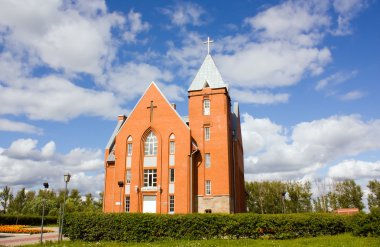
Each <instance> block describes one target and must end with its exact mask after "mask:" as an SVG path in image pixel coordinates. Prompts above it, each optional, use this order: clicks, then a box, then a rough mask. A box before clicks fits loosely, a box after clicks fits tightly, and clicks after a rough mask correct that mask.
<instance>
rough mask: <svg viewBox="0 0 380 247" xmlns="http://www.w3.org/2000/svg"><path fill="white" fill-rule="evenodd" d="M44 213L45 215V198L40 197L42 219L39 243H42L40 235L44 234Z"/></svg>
mask: <svg viewBox="0 0 380 247" xmlns="http://www.w3.org/2000/svg"><path fill="white" fill-rule="evenodd" d="M44 215H45V199H42V220H41V238H40V243H41V244H42V237H43V235H44Z"/></svg>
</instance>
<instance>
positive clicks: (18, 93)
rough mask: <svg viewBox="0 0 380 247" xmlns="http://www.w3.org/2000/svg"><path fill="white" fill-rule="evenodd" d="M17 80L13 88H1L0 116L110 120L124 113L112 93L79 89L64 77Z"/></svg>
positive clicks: (57, 119) (59, 119) (58, 119)
mask: <svg viewBox="0 0 380 247" xmlns="http://www.w3.org/2000/svg"><path fill="white" fill-rule="evenodd" d="M20 81H21V82H19V83H18V84H19V85H20V86H16V87H8V86H5V87H3V86H1V85H0V98H1V99H2V107H1V108H0V114H12V115H21V114H25V115H27V116H28V117H29V118H30V119H44V120H56V121H67V120H69V119H72V118H75V117H78V116H80V115H88V116H102V117H107V118H113V117H114V116H117V115H118V114H121V113H123V112H125V110H123V109H122V108H120V107H119V101H118V100H117V99H116V98H115V96H114V95H113V94H112V93H109V92H101V91H95V90H91V89H86V88H81V87H78V86H76V85H75V84H73V83H71V82H70V81H68V80H66V79H63V78H59V77H55V76H48V77H44V78H36V79H23V78H22V79H21V80H20Z"/></svg>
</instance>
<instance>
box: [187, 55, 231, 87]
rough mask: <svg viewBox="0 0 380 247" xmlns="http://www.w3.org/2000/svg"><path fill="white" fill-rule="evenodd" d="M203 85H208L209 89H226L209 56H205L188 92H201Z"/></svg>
mask: <svg viewBox="0 0 380 247" xmlns="http://www.w3.org/2000/svg"><path fill="white" fill-rule="evenodd" d="M205 85H208V86H209V87H210V88H223V87H225V88H227V89H228V85H227V84H226V83H224V81H223V79H222V76H221V75H220V72H219V70H218V68H217V67H216V65H215V62H214V60H213V59H212V57H211V55H210V54H207V56H206V58H205V60H204V61H203V64H202V66H201V68H200V69H199V70H198V73H197V75H196V76H195V78H194V80H193V82H192V83H191V85H190V87H189V90H188V91H194V90H202V89H203V88H204V87H205Z"/></svg>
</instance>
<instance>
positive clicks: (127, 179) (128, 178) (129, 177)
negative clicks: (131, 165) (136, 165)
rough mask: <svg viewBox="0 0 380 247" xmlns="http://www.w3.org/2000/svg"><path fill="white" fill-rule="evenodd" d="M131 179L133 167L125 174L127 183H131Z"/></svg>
mask: <svg viewBox="0 0 380 247" xmlns="http://www.w3.org/2000/svg"><path fill="white" fill-rule="evenodd" d="M131 179H132V172H131V169H128V170H127V173H126V175H125V183H127V184H130V183H131Z"/></svg>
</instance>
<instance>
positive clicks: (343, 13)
mask: <svg viewBox="0 0 380 247" xmlns="http://www.w3.org/2000/svg"><path fill="white" fill-rule="evenodd" d="M367 5H368V4H367V1H366V0H334V1H333V6H334V10H335V11H336V12H337V13H338V18H337V22H338V25H337V26H338V27H337V28H336V30H334V31H333V34H335V35H347V34H350V33H351V32H352V30H351V26H350V22H351V20H352V19H353V18H354V17H356V15H357V14H358V13H359V12H360V11H361V10H362V9H364V8H365V7H366V6H367Z"/></svg>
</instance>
